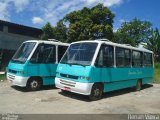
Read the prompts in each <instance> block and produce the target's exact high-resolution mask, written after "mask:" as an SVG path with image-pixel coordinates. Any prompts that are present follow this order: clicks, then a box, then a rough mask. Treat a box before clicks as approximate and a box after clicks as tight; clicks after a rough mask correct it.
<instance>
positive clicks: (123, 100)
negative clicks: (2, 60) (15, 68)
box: [0, 81, 160, 114]
mask: <svg viewBox="0 0 160 120" xmlns="http://www.w3.org/2000/svg"><path fill="white" fill-rule="evenodd" d="M0 113H16V114H30V113H32V114H41V113H43V114H56V113H60V114H63V113H64V114H83V113H84V114H99V113H100V114H123V113H125V114H135V113H139V114H140V113H146V114H148V113H152V114H157V113H160V85H158V84H153V85H145V86H144V87H143V90H141V91H140V92H135V90H134V89H133V88H129V89H123V90H118V91H114V92H108V93H106V94H105V95H104V98H103V99H101V100H99V101H93V102H91V101H89V99H88V97H86V96H83V95H79V94H74V93H62V92H61V91H60V90H59V89H56V88H55V87H51V86H49V87H43V88H42V90H40V91H36V92H27V91H26V90H25V89H24V88H20V87H16V86H11V84H10V83H9V82H8V81H3V82H0Z"/></svg>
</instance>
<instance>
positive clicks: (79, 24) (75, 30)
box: [64, 4, 114, 42]
mask: <svg viewBox="0 0 160 120" xmlns="http://www.w3.org/2000/svg"><path fill="white" fill-rule="evenodd" d="M113 18H114V14H113V13H112V12H111V11H110V10H109V9H108V8H107V7H104V6H103V4H98V5H96V6H95V7H93V8H86V7H84V8H83V9H82V10H79V11H73V12H71V13H69V14H67V15H66V16H65V17H64V20H65V22H67V23H69V28H68V37H67V41H68V42H73V41H79V40H88V39H98V38H108V39H112V38H113V30H112V27H113V25H112V23H113Z"/></svg>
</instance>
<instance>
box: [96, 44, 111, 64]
mask: <svg viewBox="0 0 160 120" xmlns="http://www.w3.org/2000/svg"><path fill="white" fill-rule="evenodd" d="M113 51H114V49H113V46H108V45H102V46H101V49H100V51H99V54H98V57H97V60H96V66H98V67H113V65H114V57H113Z"/></svg>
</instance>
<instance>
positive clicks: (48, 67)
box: [28, 43, 57, 85]
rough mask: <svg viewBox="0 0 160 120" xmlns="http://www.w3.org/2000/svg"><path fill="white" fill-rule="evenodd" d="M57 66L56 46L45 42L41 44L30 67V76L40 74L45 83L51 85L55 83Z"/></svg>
mask: <svg viewBox="0 0 160 120" xmlns="http://www.w3.org/2000/svg"><path fill="white" fill-rule="evenodd" d="M33 68H34V70H33ZM56 68H57V63H56V46H55V45H51V44H44V43H43V44H39V46H38V47H37V49H36V51H35V52H34V54H33V56H32V58H31V60H30V65H29V67H28V73H30V76H40V77H41V78H42V79H43V84H44V85H51V84H54V78H55V75H56Z"/></svg>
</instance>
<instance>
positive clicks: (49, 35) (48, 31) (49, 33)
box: [41, 22, 55, 40]
mask: <svg viewBox="0 0 160 120" xmlns="http://www.w3.org/2000/svg"><path fill="white" fill-rule="evenodd" d="M42 31H43V34H42V36H41V39H43V40H48V39H53V38H54V37H55V35H54V32H53V27H52V26H51V24H50V23H49V22H47V23H46V25H44V26H43V27H42Z"/></svg>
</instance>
